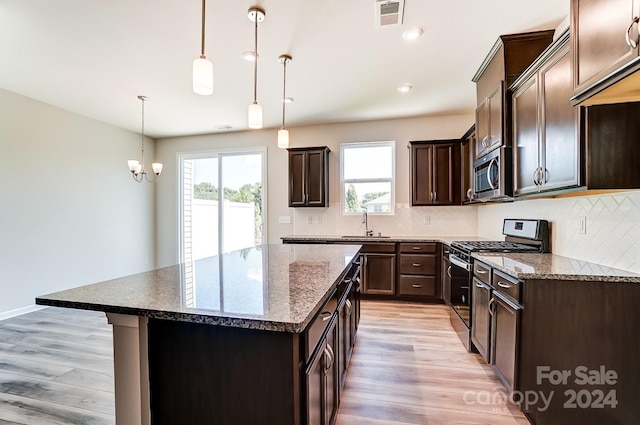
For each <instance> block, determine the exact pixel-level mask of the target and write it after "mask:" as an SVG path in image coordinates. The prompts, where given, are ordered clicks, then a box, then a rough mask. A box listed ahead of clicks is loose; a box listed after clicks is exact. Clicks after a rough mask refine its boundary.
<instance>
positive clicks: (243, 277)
mask: <svg viewBox="0 0 640 425" xmlns="http://www.w3.org/2000/svg"><path fill="white" fill-rule="evenodd" d="M359 249H360V245H279V244H274V245H260V246H257V247H253V248H247V249H245V250H239V251H234V252H231V253H227V254H222V255H219V256H215V257H209V258H205V259H201V260H196V261H194V262H192V263H181V264H178V265H175V266H169V267H164V268H160V269H156V270H152V271H148V272H143V273H138V274H135V275H131V276H125V277H122V278H117V279H111V280H107V281H104V282H98V283H94V284H90V285H85V286H81V287H77V288H72V289H68V290H65V291H60V292H55V293H52V294H48V295H43V296H40V297H37V298H36V304H38V305H47V306H55V307H66V308H75V309H83V310H95V311H104V312H106V313H118V314H125V315H133V316H146V317H151V318H156V319H165V320H175V321H183V322H193V323H203V324H209V325H217V326H227V327H236V328H245V329H259V330H267V331H278V332H291V333H300V332H303V331H304V330H305V329H306V327H307V326H308V324H309V323H310V322H311V320H312V319H313V317H314V316H315V315H316V314H317V313H318V311H319V310H320V308H321V307H322V305H323V304H324V303H325V302H326V301H327V300H328V299H329V297H330V296H331V295H332V294H333V292H334V291H335V289H336V287H337V285H338V284H339V282H340V281H341V279H342V277H343V276H344V274H345V273H346V271H347V268H348V267H347V266H348V265H349V263H350V262H351V260H352V259H353V258H354V257H355V256H356V255H357V253H358V251H359Z"/></svg>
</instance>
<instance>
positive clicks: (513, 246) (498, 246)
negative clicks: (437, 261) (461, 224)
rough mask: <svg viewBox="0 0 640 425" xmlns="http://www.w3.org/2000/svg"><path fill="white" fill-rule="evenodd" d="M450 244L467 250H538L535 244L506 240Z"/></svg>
mask: <svg viewBox="0 0 640 425" xmlns="http://www.w3.org/2000/svg"><path fill="white" fill-rule="evenodd" d="M451 245H452V246H454V247H456V248H458V249H461V250H464V251H468V252H482V251H486V252H500V251H504V252H526V251H532V252H533V251H539V250H540V248H539V247H536V246H532V245H526V244H522V243H516V242H507V241H455V242H453V243H452V244H451Z"/></svg>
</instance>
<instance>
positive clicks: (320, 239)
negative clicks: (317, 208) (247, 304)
mask: <svg viewBox="0 0 640 425" xmlns="http://www.w3.org/2000/svg"><path fill="white" fill-rule="evenodd" d="M281 239H282V240H283V241H284V242H287V241H292V242H307V243H312V242H313V243H327V242H331V243H332V242H354V243H359V244H362V243H372V242H373V243H380V242H389V243H398V242H400V243H402V242H408V243H416V242H417V243H420V242H442V243H445V244H447V245H451V242H453V241H486V240H488V239H486V238H479V237H477V236H384V237H383V236H358V235H353V236H339V235H338V236H336V235H290V236H283V237H282V238H281Z"/></svg>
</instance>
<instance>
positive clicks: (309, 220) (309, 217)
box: [307, 215, 313, 224]
mask: <svg viewBox="0 0 640 425" xmlns="http://www.w3.org/2000/svg"><path fill="white" fill-rule="evenodd" d="M307 224H313V216H312V215H308V216H307Z"/></svg>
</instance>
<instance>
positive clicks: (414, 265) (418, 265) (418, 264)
mask: <svg viewBox="0 0 640 425" xmlns="http://www.w3.org/2000/svg"><path fill="white" fill-rule="evenodd" d="M420 266H422V264H420V263H413V267H420Z"/></svg>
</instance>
